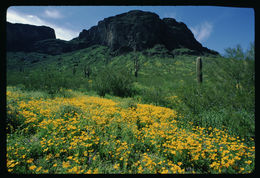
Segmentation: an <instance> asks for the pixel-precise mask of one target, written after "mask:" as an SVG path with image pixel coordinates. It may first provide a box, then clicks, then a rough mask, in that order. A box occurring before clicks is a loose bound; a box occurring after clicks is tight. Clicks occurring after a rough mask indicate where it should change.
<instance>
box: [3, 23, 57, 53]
mask: <svg viewBox="0 0 260 178" xmlns="http://www.w3.org/2000/svg"><path fill="white" fill-rule="evenodd" d="M6 28H7V29H6V30H7V44H6V45H7V46H6V48H7V51H26V52H29V51H32V50H33V45H34V43H35V42H37V41H41V40H46V39H56V37H55V32H54V30H53V29H52V28H50V27H46V26H34V25H27V24H12V23H9V22H7V23H6Z"/></svg>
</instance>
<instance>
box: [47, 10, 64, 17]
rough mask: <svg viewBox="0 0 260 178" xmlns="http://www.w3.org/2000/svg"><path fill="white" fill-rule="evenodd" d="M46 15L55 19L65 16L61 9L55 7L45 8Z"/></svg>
mask: <svg viewBox="0 0 260 178" xmlns="http://www.w3.org/2000/svg"><path fill="white" fill-rule="evenodd" d="M44 15H45V16H46V17H49V18H53V19H60V18H63V15H62V14H61V13H60V12H59V11H57V10H54V9H52V10H45V11H44Z"/></svg>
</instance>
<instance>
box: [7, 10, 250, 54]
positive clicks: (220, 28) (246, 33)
mask: <svg viewBox="0 0 260 178" xmlns="http://www.w3.org/2000/svg"><path fill="white" fill-rule="evenodd" d="M130 10H143V11H150V12H154V13H156V14H158V15H159V17H160V18H161V19H162V18H166V17H170V18H174V19H176V20H177V21H178V22H183V23H185V24H186V25H187V26H188V28H189V29H190V30H191V31H192V33H193V34H194V37H195V38H196V39H197V40H198V41H199V42H200V43H201V44H202V45H203V46H204V47H207V48H209V49H213V50H215V51H218V52H219V53H220V54H224V49H226V48H228V47H232V48H233V47H236V45H238V44H240V45H241V46H242V48H243V49H244V50H246V49H248V48H249V44H250V42H254V39H255V12H254V9H253V8H242V7H220V6H11V7H9V8H8V9H7V12H6V20H7V21H8V22H11V23H24V24H32V25H37V26H41V25H44V26H49V27H51V28H53V29H54V30H55V34H56V38H58V39H62V40H71V39H73V38H75V37H77V36H78V35H79V33H80V32H81V31H82V30H83V29H86V30H88V29H89V28H91V27H92V26H95V25H97V23H98V21H100V20H103V19H104V18H106V17H110V16H114V15H117V14H120V13H124V12H128V11H130Z"/></svg>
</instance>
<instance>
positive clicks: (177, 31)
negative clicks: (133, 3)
mask: <svg viewBox="0 0 260 178" xmlns="http://www.w3.org/2000/svg"><path fill="white" fill-rule="evenodd" d="M9 33H12V32H9ZM26 36H28V35H25V36H24V38H23V39H25V38H26ZM8 38H9V36H8ZM17 40H19V38H17ZM157 44H161V45H164V46H165V47H166V48H167V49H168V50H169V51H171V50H174V49H178V48H187V49H190V50H193V51H196V52H197V53H198V54H203V53H209V54H218V53H217V52H216V51H213V50H210V49H208V48H206V47H203V46H202V45H201V44H200V43H199V42H198V41H197V40H196V39H195V38H194V35H193V34H192V32H191V31H190V29H189V28H188V27H187V26H186V25H185V24H184V23H182V22H177V21H176V20H175V19H173V18H163V19H160V18H159V16H158V15H157V14H155V13H152V12H144V11H140V10H132V11H129V12H126V13H123V14H119V15H116V16H112V17H108V18H105V19H103V20H101V21H99V22H98V24H97V25H96V26H93V27H91V28H90V29H88V30H85V29H84V30H83V31H82V32H80V34H79V36H78V37H76V38H74V39H72V40H71V41H63V40H58V39H55V38H53V37H52V38H49V39H45V40H38V41H37V42H35V43H34V45H33V47H32V48H31V49H32V50H33V51H36V52H42V53H48V54H60V53H62V52H69V51H73V50H77V49H82V48H87V47H90V46H92V45H103V46H108V47H109V48H110V49H111V50H112V51H118V52H119V53H121V52H129V51H133V50H137V51H142V50H145V49H149V48H152V47H154V46H155V45H157Z"/></svg>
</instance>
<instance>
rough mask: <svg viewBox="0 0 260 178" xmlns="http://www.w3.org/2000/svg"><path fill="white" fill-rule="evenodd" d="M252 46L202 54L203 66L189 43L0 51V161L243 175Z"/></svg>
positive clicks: (248, 152)
mask: <svg viewBox="0 0 260 178" xmlns="http://www.w3.org/2000/svg"><path fill="white" fill-rule="evenodd" d="M253 49H254V46H253V45H251V48H250V49H248V50H247V51H245V52H244V51H243V50H241V48H240V47H239V46H237V47H236V48H229V49H227V50H226V54H225V55H224V57H222V56H220V55H211V54H208V55H202V56H200V57H201V61H202V63H203V65H200V64H198V62H197V64H196V59H197V57H198V55H194V54H193V52H192V51H191V50H189V49H178V51H176V50H174V51H171V52H169V51H167V50H165V48H163V46H159V47H158V46H156V47H154V48H151V49H147V50H144V51H142V52H137V51H136V52H128V53H124V54H121V55H114V54H113V53H112V52H111V51H110V49H109V48H107V47H104V46H99V45H95V46H92V47H89V48H86V49H81V50H77V51H73V52H69V53H64V54H61V55H55V56H52V55H47V54H41V53H23V52H8V53H7V93H6V95H7V105H6V107H7V118H6V131H7V169H8V171H9V172H11V173H39V174H41V173H52V174H53V173H54V174H55V173H58V174H65V173H252V172H253V171H254V169H255V142H254V139H255V61H254V58H253V57H252V56H254V53H253ZM241 54H243V55H241ZM252 54H253V55H252ZM238 56H240V57H238ZM241 56H243V57H241ZM18 64H19V65H18ZM137 65H138V75H136V69H137ZM197 66H198V69H197ZM198 70H200V71H199V79H197V75H198V74H197V72H198ZM202 77H203V80H200V79H202Z"/></svg>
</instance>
